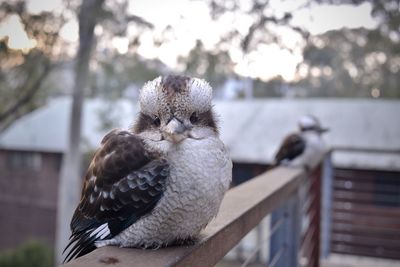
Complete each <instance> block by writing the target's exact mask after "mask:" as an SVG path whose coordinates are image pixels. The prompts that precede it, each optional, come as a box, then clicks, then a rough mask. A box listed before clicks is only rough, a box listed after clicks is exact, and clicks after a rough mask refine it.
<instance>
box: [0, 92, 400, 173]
mask: <svg viewBox="0 0 400 267" xmlns="http://www.w3.org/2000/svg"><path fill="white" fill-rule="evenodd" d="M70 105H71V99H70V98H68V97H62V98H56V99H52V100H51V101H49V103H48V105H46V106H44V107H43V108H40V109H38V110H36V111H34V112H32V113H30V114H28V115H26V116H24V117H22V118H21V119H19V120H17V121H16V122H15V123H14V124H13V125H12V126H11V127H10V128H8V129H7V130H6V131H5V132H3V133H2V134H1V135H0V147H1V148H7V149H18V150H35V151H53V152H63V151H65V149H66V145H67V140H68V138H67V134H68V122H69V107H70ZM107 105H108V108H109V111H107V112H110V113H113V114H114V115H112V117H116V118H118V119H116V121H115V125H117V127H119V128H127V127H129V126H130V125H131V124H132V123H133V122H134V119H135V118H136V114H137V112H138V106H137V104H136V103H132V102H131V101H129V100H118V101H116V102H113V103H112V104H110V103H109V102H108V101H105V100H100V99H87V100H86V101H85V105H84V110H83V112H84V113H83V114H84V117H83V121H82V131H83V139H84V140H83V144H84V146H85V147H89V148H95V147H97V146H98V144H99V142H100V140H101V138H102V136H103V135H104V134H105V132H107V130H101V129H100V128H101V119H100V116H101V115H100V111H101V110H104V109H105V108H107ZM110 105H112V106H110ZM215 113H216V114H217V118H218V120H219V122H220V132H221V139H222V140H223V141H224V142H225V144H226V145H227V147H228V148H229V150H230V153H231V156H232V159H233V160H234V161H237V162H254V163H268V162H271V160H272V158H273V156H274V154H275V152H276V150H277V148H278V146H279V145H280V142H281V141H282V139H283V137H284V136H285V135H286V134H288V133H291V132H293V131H296V130H297V120H298V118H299V117H300V116H301V115H304V114H313V115H315V116H317V117H318V118H319V119H320V121H321V124H322V125H323V126H327V127H329V128H330V129H331V131H330V132H329V133H327V134H326V135H325V136H324V138H325V140H326V142H327V144H328V145H330V146H331V147H336V146H340V147H355V148H369V149H380V150H393V149H400V119H399V118H398V116H399V114H400V101H391V100H372V99H371V100H367V99H268V100H259V99H258V100H253V101H217V102H215ZM340 154H341V155H340V156H337V157H335V158H334V160H335V162H337V163H338V164H341V165H343V166H346V165H349V166H361V167H379V168H385V169H387V168H389V169H400V155H398V154H397V155H396V154H393V153H392V154H390V155H385V154H382V153H380V154H379V155H378V154H377V155H374V156H371V154H369V158H368V155H367V154H365V153H364V154H363V153H361V154H362V155H361V156H360V155H356V154H354V153H340Z"/></svg>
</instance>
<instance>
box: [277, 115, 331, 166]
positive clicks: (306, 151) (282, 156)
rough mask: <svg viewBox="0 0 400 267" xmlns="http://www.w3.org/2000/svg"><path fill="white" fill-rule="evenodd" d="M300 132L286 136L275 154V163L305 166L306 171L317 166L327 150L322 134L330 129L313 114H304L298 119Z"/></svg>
mask: <svg viewBox="0 0 400 267" xmlns="http://www.w3.org/2000/svg"><path fill="white" fill-rule="evenodd" d="M298 125H299V129H300V132H297V133H292V134H289V135H288V136H286V137H285V138H284V140H283V142H282V144H281V145H280V147H279V149H278V152H277V153H276V154H275V165H285V166H290V167H303V168H304V169H305V170H306V171H309V170H311V169H312V168H313V167H315V166H316V165H317V164H318V162H319V160H320V159H321V157H322V156H323V154H324V153H325V152H326V149H327V147H326V144H325V142H324V140H323V139H322V134H323V133H325V132H327V131H329V129H328V128H325V127H322V126H321V124H320V122H319V120H318V119H317V118H316V117H315V116H313V115H304V116H302V117H300V118H299V121H298Z"/></svg>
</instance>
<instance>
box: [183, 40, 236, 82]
mask: <svg viewBox="0 0 400 267" xmlns="http://www.w3.org/2000/svg"><path fill="white" fill-rule="evenodd" d="M179 62H180V63H181V64H182V65H183V66H184V69H185V73H186V74H187V75H189V76H194V77H202V78H204V79H206V80H207V81H209V82H210V83H211V84H212V85H213V86H218V85H221V84H222V83H223V82H224V81H225V80H226V78H227V77H229V76H231V75H232V74H233V63H232V60H231V58H230V56H229V54H228V53H227V52H226V51H208V50H206V49H205V48H204V46H203V43H202V42H201V41H200V40H197V42H196V45H195V47H194V48H193V49H192V50H191V51H190V52H189V55H188V56H187V57H180V58H179Z"/></svg>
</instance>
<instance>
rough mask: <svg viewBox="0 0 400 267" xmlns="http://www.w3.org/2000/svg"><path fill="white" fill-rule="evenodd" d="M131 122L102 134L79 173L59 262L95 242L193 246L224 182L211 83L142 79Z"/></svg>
mask: <svg viewBox="0 0 400 267" xmlns="http://www.w3.org/2000/svg"><path fill="white" fill-rule="evenodd" d="M139 106H140V111H139V114H138V117H137V119H136V122H135V123H134V125H133V127H131V128H129V129H127V130H123V129H114V130H112V131H111V132H109V133H108V134H106V135H105V136H104V138H103V139H102V141H101V144H100V147H99V148H98V150H97V151H96V152H95V154H94V157H93V160H92V161H91V163H90V165H89V167H88V170H87V172H86V175H85V179H84V184H83V188H82V193H81V199H80V202H79V204H78V206H77V208H76V210H75V212H74V214H73V216H72V220H71V224H70V227H71V232H72V234H71V237H70V239H69V243H68V244H67V246H66V248H65V250H64V253H66V251H68V254H67V255H66V257H65V260H64V262H67V261H70V260H71V259H73V258H76V257H80V256H82V255H85V254H87V253H89V252H91V251H92V250H94V249H96V248H97V247H102V246H108V245H113V246H119V247H135V248H151V249H158V248H160V247H165V246H169V245H176V244H178V245H180V244H181V245H184V244H193V242H195V241H196V238H198V236H199V233H200V232H201V230H202V229H204V228H205V227H206V226H207V224H208V223H209V222H210V221H211V220H212V219H213V218H214V217H215V216H216V214H217V212H218V210H219V206H220V204H221V201H222V199H223V197H224V194H225V192H226V191H227V189H228V188H229V186H230V183H231V180H232V161H231V159H230V157H229V153H228V151H227V149H226V147H225V145H224V143H223V142H222V141H221V140H220V138H219V128H218V122H217V120H216V115H215V113H214V111H213V106H212V88H211V86H210V85H209V83H208V82H206V81H205V80H203V79H199V78H193V77H187V76H181V75H168V76H163V77H161V76H160V77H158V78H156V79H154V80H152V81H149V82H146V83H145V84H144V86H143V87H142V88H141V90H140V92H139Z"/></svg>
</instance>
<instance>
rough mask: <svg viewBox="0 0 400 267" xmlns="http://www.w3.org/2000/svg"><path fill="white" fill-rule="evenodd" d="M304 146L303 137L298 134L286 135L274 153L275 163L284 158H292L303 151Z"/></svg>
mask: <svg viewBox="0 0 400 267" xmlns="http://www.w3.org/2000/svg"><path fill="white" fill-rule="evenodd" d="M304 148H305V141H304V138H303V137H301V135H299V134H291V135H288V136H287V137H286V138H285V139H284V140H283V142H282V144H281V146H280V148H279V150H278V152H277V153H276V155H275V161H276V163H277V164H279V163H281V162H282V161H284V160H292V159H294V158H295V157H297V156H299V155H300V154H301V153H303V151H304Z"/></svg>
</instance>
